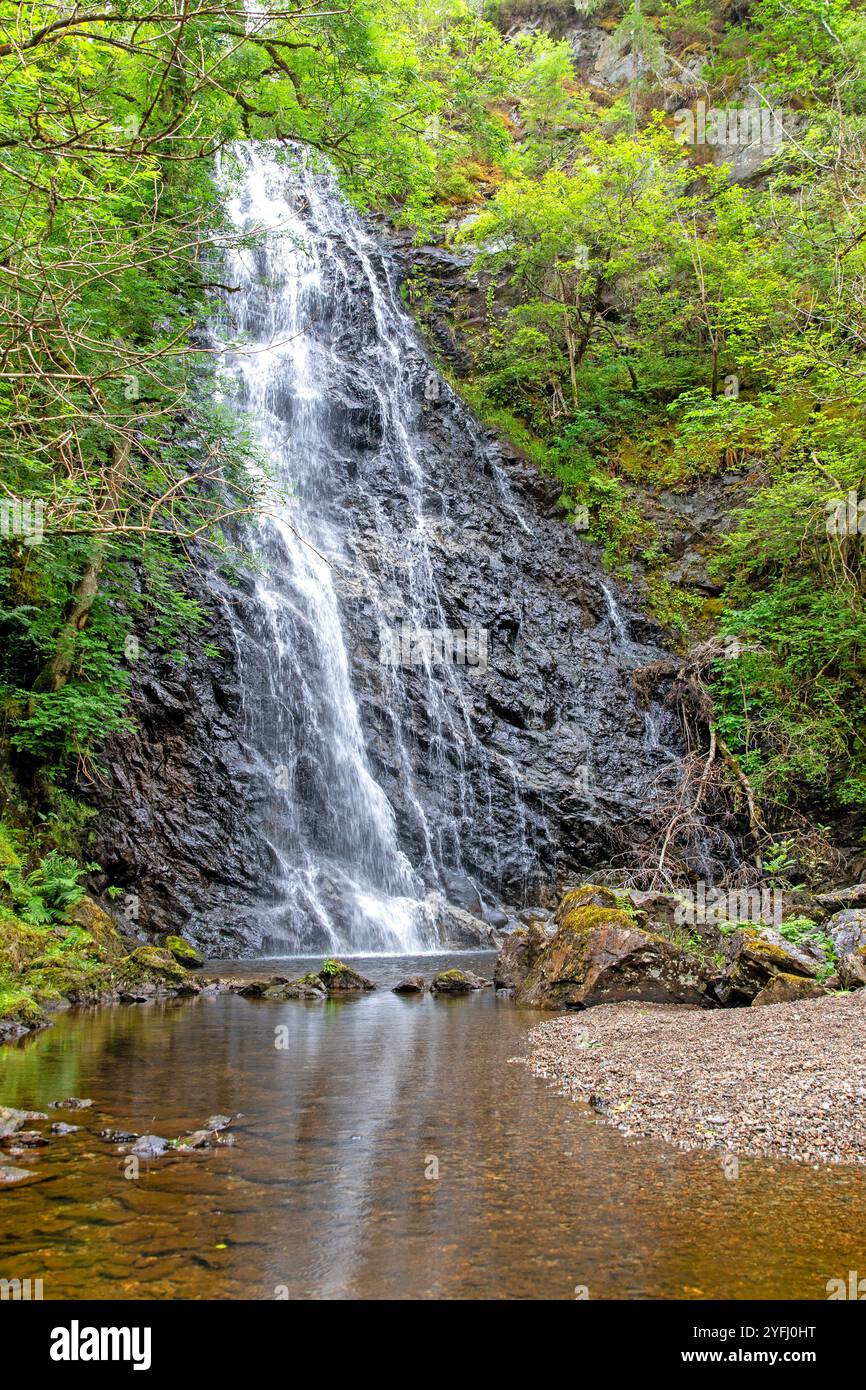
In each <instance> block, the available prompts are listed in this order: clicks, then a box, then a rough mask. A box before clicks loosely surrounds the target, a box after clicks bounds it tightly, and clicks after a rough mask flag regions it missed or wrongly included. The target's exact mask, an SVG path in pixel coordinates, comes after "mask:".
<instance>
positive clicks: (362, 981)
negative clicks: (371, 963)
mask: <svg viewBox="0 0 866 1390" xmlns="http://www.w3.org/2000/svg"><path fill="white" fill-rule="evenodd" d="M317 978H318V979H319V980H320V981H321V983H322V984H323V985H324V986H325V989H326V990H327V991H328V993H329V994H358V993H361V992H363V991H364V990H370V989H375V988H376V986H375V984H374V983H373V981H372V980H368V979H367V977H366V975H360V974H359V973H358V971H357V970H353V969H352V967H351V966H350V965H346V964H345V962H343V961H341V960H327V961H325V964H324V965H323V966H322V968H321V970H320V971H319V973H318V977H317Z"/></svg>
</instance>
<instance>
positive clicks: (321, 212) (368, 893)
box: [220, 145, 474, 952]
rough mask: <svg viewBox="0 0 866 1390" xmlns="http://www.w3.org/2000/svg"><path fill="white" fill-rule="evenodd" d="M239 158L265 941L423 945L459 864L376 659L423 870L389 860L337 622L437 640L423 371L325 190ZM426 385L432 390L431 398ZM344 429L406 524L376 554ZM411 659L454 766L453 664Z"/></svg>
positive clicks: (298, 166)
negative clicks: (360, 533) (258, 498)
mask: <svg viewBox="0 0 866 1390" xmlns="http://www.w3.org/2000/svg"><path fill="white" fill-rule="evenodd" d="M234 158H235V159H236V160H238V161H239V164H240V174H238V171H237V170H235V171H234V172H233V173H231V172H226V173H225V175H224V178H225V184H226V187H227V192H228V196H227V211H228V214H229V217H230V219H231V222H232V224H233V226H234V227H235V229H236V230H237V232H238V233H244V232H246V231H254V230H256V229H258V230H261V229H262V228H267V233H266V235H265V236H263V237H259V238H255V240H254V244H253V245H252V247H251V249H236V250H233V251H232V252H231V253H230V254H229V258H228V259H229V264H228V266H227V274H228V276H229V279H230V280H231V282H232V284H233V287H234V286H237V289H236V290H235V292H234V293H232V295H231V296H230V297H229V298H228V300H227V303H226V309H225V316H224V319H223V322H222V324H221V333H222V335H223V345H224V350H223V353H222V361H221V366H220V375H221V377H222V379H223V387H224V389H225V391H226V392H228V391H229V390H230V389H231V388H232V387H233V388H234V390H233V396H234V399H235V400H236V401H237V403H238V404H239V405H240V406H241V407H242V408H243V409H244V410H245V411H246V412H247V414H248V415H249V417H250V420H251V423H252V428H253V432H254V437H255V441H256V444H257V446H258V448H259V450H260V452H261V455H262V457H263V460H264V466H266V467H267V478H266V498H267V507H266V513H265V514H264V515H263V516H262V517H261V519H260V521H259V524H258V525H257V526H250V527H248V528H247V531H246V534H245V537H244V545H245V548H246V549H247V550H248V551H249V553H250V554H251V556H252V558H253V560H254V562H255V563H254V566H253V567H252V568H253V570H254V583H253V588H252V592H250V593H249V594H248V596H247V598H246V599H245V600H244V601H243V602H241V603H239V604H236V605H235V608H234V630H235V638H236V642H237V647H238V653H239V661H240V666H241V684H242V690H243V708H242V714H241V720H242V725H243V729H244V736H245V739H246V742H247V745H248V749H249V752H250V786H249V788H248V796H249V799H250V804H251V812H252V813H253V814H255V816H256V818H257V830H258V833H259V834H260V835H261V836H262V837H264V839H265V840H266V842H267V845H268V847H269V851H270V858H271V862H272V864H273V878H272V881H271V882H270V883H268V884H263V885H262V898H263V900H270V921H269V923H267V924H266V925H265V926H264V928H263V932H262V935H263V941H264V943H265V944H266V945H267V944H272V945H275V946H276V945H279V946H280V947H281V948H287V949H295V950H299V949H303V948H304V947H306V946H313V945H316V946H324V947H325V948H333V949H335V950H336V949H341V950H344V951H345V950H346V949H352V950H355V951H389V950H391V951H400V952H409V951H418V950H424V949H432V948H433V947H435V946H436V945H437V944H438V933H437V925H436V913H435V905H436V901H437V900H436V898H435V897H433V898H431V897H430V896H429V894H430V893H431V892H435V889H436V888H438V887H439V886H441V878H440V873H441V866H442V863H443V860H444V859H446V858H447V859H449V860H450V862H451V863H453V864H458V865H459V832H458V830H457V828H456V825H455V824H454V818H453V817H451V818H448V819H447V820H446V822H445V823H442V822H437V824H435V825H431V824H430V823H429V820H428V816H427V813H426V812H425V810H424V806H423V801H422V796H421V795H420V793H419V792H418V790H417V789H416V787H415V785H414V783H415V777H414V771H413V767H412V761H411V758H410V757H409V755H408V753H407V751H406V749H405V748H404V747H403V746H402V738H401V730H400V725H399V717H398V715H397V711H398V710H399V708H400V705H401V690H400V687H401V685H402V683H403V681H404V673H403V671H402V669H401V667H400V664H399V662H395V661H393V660H391V661H387V660H386V661H383V662H382V663H381V666H382V669H381V676H382V679H383V681H384V682H385V684H386V687H387V689H386V694H387V693H388V692H390V699H389V700H388V701H387V703H388V705H389V707H390V708H391V709H392V710H393V711H394V720H393V723H392V728H391V730H390V734H391V740H392V743H393V751H394V752H395V753H396V757H397V760H398V763H399V775H400V778H401V781H402V783H403V792H404V795H405V798H406V800H407V801H408V803H409V804H410V806H411V809H412V813H413V815H414V818H415V820H416V823H417V827H418V829H419V830H420V838H421V842H422V845H423V852H422V855H421V862H420V864H419V865H415V866H413V864H412V863H410V860H409V858H408V857H407V854H406V853H405V852H404V850H403V849H402V848H401V846H400V843H399V839H398V833H397V826H396V822H395V813H394V810H393V808H392V806H391V804H390V803H389V800H388V798H387V796H386V795H385V793H384V791H383V790H382V787H381V786H380V785H379V783H378V782H377V780H376V777H375V776H374V773H373V770H372V769H371V765H370V761H369V758H368V755H367V751H366V748H365V739H364V734H363V731H362V724H361V717H360V713H359V707H358V699H357V696H356V693H355V691H354V689H353V683H352V675H351V656H350V651H349V649H348V644H347V637H346V632H345V630H344V621H343V617H342V615H341V601H347V600H349V599H350V598H351V597H355V598H359V597H360V599H361V600H362V603H363V605H364V608H365V611H366V614H367V617H368V619H372V628H373V630H374V631H375V632H376V633H377V634H380V635H381V634H388V633H390V634H392V641H393V636H394V635H396V637H397V639H398V643H399V638H400V635H401V634H403V635H406V634H408V640H409V642H410V643H411V638H412V634H415V633H417V632H419V631H421V632H430V631H435V632H437V633H438V632H442V631H449V630H450V629H449V624H448V621H447V620H446V618H445V615H444V611H443V607H442V603H441V600H440V596H439V592H438V588H437V583H436V578H435V574H434V569H433V565H432V563H431V556H430V549H429V545H428V538H427V520H426V517H425V512H424V502H423V494H424V485H425V480H424V474H423V470H422V467H421V465H420V463H419V461H418V459H417V457H416V452H415V448H414V443H413V438H412V427H411V420H412V416H413V414H416V413H417V411H418V404H417V401H416V399H415V397H416V395H417V391H416V385H417V382H416V380H414V379H413V378H417V374H418V369H419V365H423V364H422V363H421V362H420V358H419V350H418V346H417V343H416V342H415V341H414V339H413V337H412V335H411V330H410V328H409V325H408V323H407V321H406V316H405V314H404V312H403V310H402V306H401V305H400V303H399V299H398V298H396V297H395V292H394V288H393V285H392V283H391V280H390V277H389V275H388V273H387V270H386V268H385V267H384V265H383V263H382V260H381V255H380V253H379V251H378V248H377V245H376V243H375V241H374V240H373V239H372V238H371V236H370V235H369V233H368V232H367V231H366V229H365V228H364V227H363V225H362V223H361V222H360V220H359V219H358V218H357V217H356V216H355V215H354V214H353V213H352V212H351V211H350V209H349V208H348V207H347V205H346V204H345V202H344V201H343V199H342V198H341V196H340V194H339V192H338V190H337V188H336V185H335V182H334V180H333V178H332V177H331V176H330V175H329V174H328V173H327V172H322V171H319V172H314V171H313V169H312V168H311V166H310V163H309V161H308V159H307V158H305V157H304V156H302V155H300V154H298V153H297V152H294V153H290V154H289V155H288V158H286V156H285V155H284V156H283V157H282V158H279V157H277V156H275V155H272V154H270V153H268V152H267V150H266V149H264V148H261V147H253V146H250V145H247V146H244V147H243V148H242V149H239V150H238V151H236V152H235V156H234ZM356 302H360V303H362V304H363V307H364V310H365V312H366V314H367V317H366V319H365V322H364V324H363V325H362V329H361V334H360V343H359V341H358V338H357V336H355V335H353V336H352V337H351V339H348V340H347V338H346V336H345V327H346V323H347V322H348V321H349V319H350V316H351V314H352V313H353V304H356ZM356 308H357V305H356ZM359 347H360V349H361V351H360V354H359ZM430 375H431V374H430V373H429V369H428V371H427V377H428V380H427V381H426V382H425V387H426V389H427V391H428V393H429V392H430V391H431V390H432V389H436V388H438V380H437V379H435V378H434V379H433V380H434V382H435V387H431V384H430V380H429V378H430ZM341 407H342V409H341ZM346 415H348V426H349V432H351V434H352V435H353V436H356V437H359V438H361V439H362V440H364V441H367V440H368V439H369V441H370V442H372V443H373V444H374V445H375V447H376V448H378V449H379V450H380V451H383V452H384V453H386V454H387V455H388V456H389V460H390V464H391V466H392V467H393V468H394V470H395V472H396V475H397V478H398V480H399V485H400V490H401V497H402V507H401V514H400V515H398V517H397V518H396V519H395V518H394V517H388V516H386V515H385V514H384V512H380V514H379V515H378V516H376V517H375V535H374V537H373V540H374V541H375V553H372V554H370V553H367V554H361V553H359V552H358V550H357V549H356V548H355V547H356V543H357V540H358V537H357V536H352V535H350V534H348V532H349V531H350V529H351V528H349V527H347V524H346V512H345V508H344V506H343V505H342V504H341V502H340V499H339V495H338V494H339V488H338V486H337V482H338V480H339V479H340V478H341V477H342V476H343V474H344V472H345V469H346V467H347V464H348V466H349V467H350V468H351V467H353V466H354V460H353V458H352V457H351V455H352V454H353V451H354V450H355V448H356V442H357V439H356V438H355V437H352V438H350V437H347V434H348V432H347V430H346V428H345V426H346V418H345V417H346ZM371 500H372V501H373V504H374V507H375V499H371ZM395 520H396V525H395ZM368 539H370V538H369V537H368ZM380 640H381V636H380ZM422 647H423V644H422ZM398 655H399V652H398ZM415 655H416V658H417V653H416V654H415ZM412 665H413V671H412V675H413V676H415V677H417V676H418V675H419V674H420V675H421V676H422V678H423V680H424V682H425V686H426V688H425V691H424V698H425V701H426V704H427V707H428V711H429V716H430V730H431V738H430V750H429V751H430V757H431V760H432V761H433V763H434V764H435V762H436V760H443V759H451V758H453V757H454V756H455V755H456V756H457V758H458V761H459V758H460V749H461V746H462V745H463V744H464V743H465V742H467V741H473V735H472V731H471V728H470V725H469V721H468V719H467V718H466V714H465V710H464V711H462V717H461V716H458V718H457V719H456V720H455V714H454V710H453V708H452V707H451V705H450V704H448V703H446V701H445V700H444V699H443V696H442V681H443V680H444V681H445V682H446V683H448V684H450V686H451V692H452V694H453V693H454V692H455V691H459V682H458V680H457V677H456V675H455V674H454V672H453V671H452V670H451V669H450V668H449V667H448V666H447V665H446V666H444V667H443V668H442V669H437V670H436V671H434V669H433V657H432V655H431V653H430V652H427V651H424V650H423V649H422V651H421V653H420V659H414V660H413V662H412ZM418 666H420V668H421V669H420V671H419V670H417V669H416V668H417V667H418ZM459 704H460V701H459V700H458V705H459ZM473 800H474V797H473V796H471V795H470V792H469V789H468V788H467V786H466V784H465V778H462V779H461V803H462V804H461V806H460V807H458V808H455V810H457V811H459V812H460V814H467V813H468V803H469V802H470V801H473Z"/></svg>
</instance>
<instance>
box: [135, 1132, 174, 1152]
mask: <svg viewBox="0 0 866 1390" xmlns="http://www.w3.org/2000/svg"><path fill="white" fill-rule="evenodd" d="M168 1147H169V1144H168V1140H167V1139H163V1138H162V1136H161V1135H159V1134H142V1135H141V1137H140V1138H138V1139H136V1141H135V1143H134V1144H133V1145H132V1148H131V1149H130V1150H129V1152H130V1153H131V1154H135V1156H136V1158H161V1157H162V1155H163V1154H164V1153H167V1152H168Z"/></svg>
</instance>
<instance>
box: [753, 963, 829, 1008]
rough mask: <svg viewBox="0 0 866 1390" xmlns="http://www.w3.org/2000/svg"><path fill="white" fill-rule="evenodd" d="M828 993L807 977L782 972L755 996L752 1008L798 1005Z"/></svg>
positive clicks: (815, 981)
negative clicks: (802, 1001) (767, 1005)
mask: <svg viewBox="0 0 866 1390" xmlns="http://www.w3.org/2000/svg"><path fill="white" fill-rule="evenodd" d="M827 993H828V991H827V990H826V989H825V988H824V986H823V985H821V984H819V983H818V981H817V980H810V979H808V978H807V977H806V976H805V975H788V974H786V973H785V972H784V971H780V973H779V974H778V975H774V976H773V978H772V980H771V981H770V983H769V984H767V985H764V988H763V989H762V990H760V991H759V993H758V994H756V995H755V997H754V999H753V1000H752V1008H753V1009H756V1008H759V1007H761V1006H762V1005H765V1004H796V1003H798V1002H799V1001H800V1000H802V999H821V998H823V997H824V995H826V994H827Z"/></svg>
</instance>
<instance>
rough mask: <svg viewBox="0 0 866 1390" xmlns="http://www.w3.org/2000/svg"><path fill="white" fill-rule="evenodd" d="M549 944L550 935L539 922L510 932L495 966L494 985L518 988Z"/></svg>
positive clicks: (498, 987) (500, 987) (501, 987)
mask: <svg viewBox="0 0 866 1390" xmlns="http://www.w3.org/2000/svg"><path fill="white" fill-rule="evenodd" d="M549 944H550V937H549V936H548V935H547V933H546V932H545V930H544V928H543V927H541V926H539V925H537V924H534V925H532V926H529V927H518V928H517V930H516V931H513V932H510V933H509V935H508V936H506V938H505V940H504V941H503V943H502V948H501V950H500V952H499V955H498V956H497V958H496V964H495V966H494V967H493V984H494V987H495V988H496V989H517V988H518V986H520V985H522V984H523V981H524V980H525V979H526V977H527V975H528V974H529V972H530V970H531V969H532V967H533V966H534V965H535V963H536V961H537V960H538V958H539V956H540V955H541V954H542V952H543V951H545V950H546V949H547V947H548V946H549Z"/></svg>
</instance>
